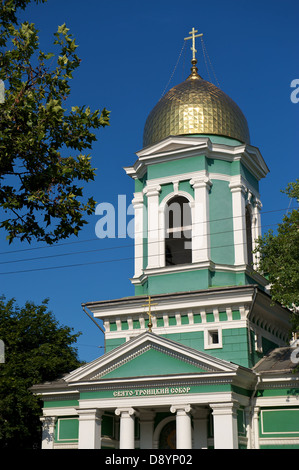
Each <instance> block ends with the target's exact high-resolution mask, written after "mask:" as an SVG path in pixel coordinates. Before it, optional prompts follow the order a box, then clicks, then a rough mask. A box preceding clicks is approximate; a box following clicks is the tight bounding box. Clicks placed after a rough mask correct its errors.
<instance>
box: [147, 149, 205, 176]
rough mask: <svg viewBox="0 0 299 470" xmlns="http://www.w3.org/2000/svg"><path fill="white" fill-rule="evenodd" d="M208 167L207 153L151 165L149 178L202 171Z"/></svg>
mask: <svg viewBox="0 0 299 470" xmlns="http://www.w3.org/2000/svg"><path fill="white" fill-rule="evenodd" d="M205 169H206V158H205V155H198V156H197V157H187V158H182V159H180V160H172V161H169V162H165V163H157V164H153V165H151V166H149V168H148V179H149V180H151V179H154V178H162V177H165V176H172V175H180V174H183V173H190V172H192V171H200V170H205Z"/></svg>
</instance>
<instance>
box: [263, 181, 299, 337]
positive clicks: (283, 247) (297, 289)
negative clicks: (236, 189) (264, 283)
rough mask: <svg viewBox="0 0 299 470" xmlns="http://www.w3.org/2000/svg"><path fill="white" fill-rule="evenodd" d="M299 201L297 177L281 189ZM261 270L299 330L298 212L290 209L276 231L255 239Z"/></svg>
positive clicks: (275, 295) (294, 326)
mask: <svg viewBox="0 0 299 470" xmlns="http://www.w3.org/2000/svg"><path fill="white" fill-rule="evenodd" d="M282 192H284V193H285V194H287V195H288V197H289V198H292V199H293V198H294V199H295V200H296V201H297V203H298V202H299V180H296V181H295V182H293V183H289V184H288V186H287V188H286V189H285V190H284V191H282ZM256 251H258V252H260V255H261V259H260V266H259V270H260V272H261V273H264V274H267V277H268V279H269V283H270V286H271V295H272V298H273V300H275V301H278V302H280V303H281V304H282V305H284V306H286V307H288V308H290V309H291V310H292V311H293V312H294V314H293V318H292V321H293V328H294V330H298V329H299V317H298V312H299V211H298V206H297V208H295V209H293V210H292V211H289V212H288V213H287V214H286V215H285V216H284V218H283V221H282V223H280V224H279V225H278V229H277V233H276V234H274V233H273V231H272V230H270V231H268V232H267V233H266V234H265V235H264V236H263V237H261V238H260V239H259V241H258V247H257V250H256Z"/></svg>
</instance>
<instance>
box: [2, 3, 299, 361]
mask: <svg viewBox="0 0 299 470" xmlns="http://www.w3.org/2000/svg"><path fill="white" fill-rule="evenodd" d="M298 15H299V4H298V1H297V0H284V1H278V0H259V1H257V0H251V1H249V0H248V1H243V0H238V1H235V0H227V1H225V2H224V1H223V0H214V1H213V2H204V1H201V0H196V1H193V0H189V1H188V2H182V1H178V0H163V1H161V0H160V1H157V0H150V1H149V0H144V1H142V2H140V1H134V0H126V1H123V0H109V1H103V0H87V1H86V2H82V1H79V0H63V1H61V0H49V1H48V2H47V3H46V4H41V5H35V4H34V5H33V4H32V6H30V7H29V8H28V9H27V10H26V12H25V13H24V14H23V15H22V18H24V19H27V20H28V21H30V22H33V23H35V24H36V26H37V28H38V29H39V30H40V42H41V48H42V49H44V50H46V52H47V51H49V52H50V51H51V50H52V49H53V47H51V46H50V44H51V41H52V35H53V33H54V32H55V31H56V29H57V26H58V25H60V24H63V23H66V24H67V26H68V27H69V28H70V30H71V32H72V34H73V35H74V37H75V38H76V42H77V44H78V45H79V48H78V49H77V53H78V55H79V57H80V58H81V59H82V62H81V66H80V69H79V70H78V71H77V72H76V74H75V78H74V80H73V85H72V96H71V103H72V104H73V105H84V104H85V105H90V107H91V108H92V109H98V108H100V109H101V108H103V107H106V108H107V109H109V110H110V111H111V127H109V128H106V129H103V130H100V131H99V132H98V142H97V143H96V144H95V145H94V146H93V151H92V155H93V164H94V166H95V167H96V168H98V170H97V177H96V181H95V182H94V183H92V184H90V185H89V186H88V188H87V189H88V194H89V195H92V196H93V197H94V198H95V200H97V201H98V202H110V203H112V204H116V202H117V196H118V195H126V197H127V203H128V204H129V203H130V201H131V199H132V194H133V191H134V186H133V181H132V180H131V179H130V178H129V177H128V176H127V175H126V173H125V171H124V170H123V167H125V166H130V165H132V164H133V163H134V161H135V160H136V155H135V152H137V151H138V150H140V149H141V148H142V134H143V127H144V123H145V120H146V117H147V115H148V113H149V112H150V110H151V109H152V108H153V106H154V105H155V104H156V103H157V101H158V100H159V99H160V97H161V94H162V93H163V91H164V89H165V87H166V85H167V83H168V81H169V79H170V77H171V74H172V72H173V70H174V67H175V65H176V63H177V60H178V57H179V54H180V51H181V49H182V46H183V42H184V41H183V39H184V37H186V36H187V35H188V33H189V31H190V30H191V29H192V27H193V26H194V27H195V28H196V29H198V30H199V31H200V32H202V33H203V34H204V43H205V46H206V48H207V51H208V54H209V57H210V60H211V63H212V65H213V69H214V72H215V75H216V77H217V80H218V82H219V84H220V87H221V88H222V90H223V91H225V92H226V93H227V94H228V95H229V96H230V97H231V98H232V99H233V100H234V101H236V103H237V104H238V105H239V106H240V108H241V109H242V111H243V112H244V114H245V116H246V118H247V120H248V124H249V129H250V134H251V142H252V145H254V146H256V147H258V148H259V149H260V151H261V153H262V155H263V157H264V159H265V161H266V163H267V165H268V167H269V169H270V173H269V174H268V176H267V178H266V179H264V180H262V181H261V185H260V192H261V199H262V203H263V213H264V215H263V216H262V223H263V231H265V230H267V229H269V228H272V229H274V230H275V227H276V226H277V223H279V222H280V221H281V220H282V217H283V215H284V213H285V211H286V208H287V207H288V205H289V200H288V198H287V197H286V196H285V195H283V194H282V193H281V192H280V190H281V189H283V188H285V186H286V185H287V183H288V182H290V181H294V180H295V179H296V178H297V177H298V176H299V172H298V166H299V165H298V124H299V103H298V104H294V103H292V102H291V100H290V94H291V91H292V89H291V88H290V84H291V81H292V80H293V79H299V62H298V44H299V29H298ZM197 49H198V54H197V56H198V67H199V72H200V74H201V75H202V76H203V78H205V79H209V76H208V74H207V69H206V67H205V63H204V59H203V55H202V49H201V45H200V42H198V47H197ZM190 58H191V52H190V50H189V47H188V48H186V55H185V60H183V56H182V60H181V61H180V63H179V65H178V67H177V69H176V73H175V74H174V76H173V79H172V81H171V82H170V84H169V87H172V86H174V85H176V84H177V83H180V82H182V81H183V80H184V79H185V78H186V77H187V75H188V74H189V69H190ZM210 73H211V70H210ZM212 78H213V76H212ZM212 81H213V80H212ZM215 84H216V83H215ZM98 219H99V218H98V217H97V216H96V215H93V216H91V217H90V218H89V224H88V226H87V227H86V228H85V229H84V230H83V231H82V232H81V233H80V235H79V237H78V238H76V237H74V238H71V239H69V240H66V241H64V242H61V243H60V244H59V246H56V247H50V248H47V247H44V245H41V244H39V245H35V244H32V245H31V246H29V245H27V244H24V243H23V244H20V243H18V242H16V243H13V245H11V246H8V244H7V242H6V240H5V234H4V233H1V234H0V252H1V257H0V282H1V288H0V292H1V293H2V294H4V295H5V296H6V297H7V298H11V297H15V299H16V301H17V303H18V304H19V305H20V306H21V305H23V304H24V302H25V301H26V300H32V301H34V302H36V303H37V304H38V303H40V302H41V301H42V300H43V299H44V298H46V297H48V298H50V302H49V308H50V309H51V310H52V311H53V313H54V314H55V316H56V318H57V319H58V321H59V322H60V323H61V324H65V325H69V326H71V327H73V328H74V331H75V332H77V331H82V333H83V334H82V336H81V337H80V338H79V340H78V350H79V357H80V359H82V360H85V361H90V360H93V359H95V358H96V357H98V356H99V355H101V354H102V352H103V349H99V348H98V347H99V346H102V345H103V335H102V333H101V332H100V331H99V330H98V329H97V328H96V326H95V325H94V324H93V323H92V322H91V320H90V319H89V318H88V317H87V316H86V315H85V314H84V313H83V311H82V308H81V303H84V302H88V301H96V300H107V299H113V298H120V297H124V296H129V295H133V294H134V292H133V287H132V285H131V283H130V280H129V279H130V277H131V276H132V275H133V256H134V250H133V240H132V239H130V238H127V239H117V238H116V239H112V240H109V239H106V240H99V239H97V238H96V237H95V224H96V222H97V220H98ZM128 220H130V217H129V218H128ZM90 240H92V241H90ZM70 242H76V243H73V244H70ZM62 243H64V244H62ZM28 249H30V250H29V251H25V250H28ZM17 250H22V251H19V252H17ZM92 250H98V251H92ZM82 251H85V253H81V252H82ZM54 255H55V257H53V256H54ZM56 255H59V256H56ZM50 256H51V257H50ZM36 257H41V259H39V260H32V258H36ZM47 257H48V258H47ZM18 260H19V261H18ZM16 261H18V262H16ZM66 265H78V266H72V267H62V266H66ZM49 268H51V269H49ZM4 340H5V339H4Z"/></svg>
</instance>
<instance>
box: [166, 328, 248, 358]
mask: <svg viewBox="0 0 299 470" xmlns="http://www.w3.org/2000/svg"><path fill="white" fill-rule="evenodd" d="M161 336H163V337H165V338H169V339H171V340H173V341H177V342H178V343H181V344H184V345H185V346H188V347H190V348H194V349H196V350H197V351H202V352H205V353H206V354H209V355H210V356H214V357H217V358H218V359H224V360H226V361H230V362H233V363H235V364H238V365H241V366H244V367H251V360H250V356H249V348H248V336H247V329H246V328H228V329H222V346H223V347H222V348H220V347H219V348H215V349H214V348H213V349H204V333H203V331H192V332H189V333H168V334H163V335H161Z"/></svg>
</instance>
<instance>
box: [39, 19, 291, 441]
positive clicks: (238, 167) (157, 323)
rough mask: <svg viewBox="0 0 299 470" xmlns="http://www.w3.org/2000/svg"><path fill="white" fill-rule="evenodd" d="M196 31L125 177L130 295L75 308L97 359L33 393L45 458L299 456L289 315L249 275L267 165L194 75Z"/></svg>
mask: <svg viewBox="0 0 299 470" xmlns="http://www.w3.org/2000/svg"><path fill="white" fill-rule="evenodd" d="M196 33H197V31H196V30H194V28H193V29H192V31H191V33H190V34H191V36H190V37H189V38H186V40H187V39H192V44H193V46H192V48H191V50H192V51H193V58H192V61H191V64H192V67H191V73H190V75H189V76H188V77H187V78H186V80H185V81H184V82H183V83H180V84H179V85H176V86H174V87H173V88H172V89H171V90H170V91H168V92H167V93H166V94H165V95H164V96H163V97H162V98H161V99H160V101H159V102H158V103H157V104H156V106H155V107H154V108H153V110H152V111H151V112H150V114H149V116H148V118H147V120H146V122H145V126H144V136H143V148H142V150H140V151H139V152H137V160H136V162H135V163H134V164H133V165H132V166H130V167H126V168H125V170H126V173H127V175H128V176H130V177H131V178H132V179H133V180H134V184H135V192H134V197H133V206H134V210H135V218H134V223H135V266H134V275H133V277H132V279H131V281H132V284H133V285H134V289H135V295H134V296H132V297H126V298H120V299H115V300H107V301H103V300H100V301H91V302H89V303H86V304H84V305H83V307H84V308H85V309H88V310H89V311H90V312H91V313H92V315H93V318H94V319H99V320H102V321H103V325H104V328H105V353H104V355H102V356H101V357H99V358H98V359H96V360H94V361H93V362H91V363H88V364H85V365H83V366H82V367H80V368H78V369H76V370H74V371H72V372H71V373H69V374H66V375H65V376H63V377H62V378H60V379H58V380H56V381H54V382H51V383H43V384H39V385H36V386H34V387H33V392H34V393H36V394H38V395H39V396H40V397H41V399H42V400H43V416H42V417H41V421H42V423H43V437H42V448H43V449H61V448H62V449H70V448H71V449H101V448H102V449H242V448H243V449H266V448H267V449H268V448H284V449H286V448H299V400H298V393H299V374H294V373H293V371H292V369H294V367H295V365H296V361H295V360H294V358H295V357H296V352H297V350H296V348H295V346H290V337H289V332H290V322H289V317H290V312H289V310H287V309H286V308H284V307H283V306H281V305H279V304H278V303H273V302H272V300H271V297H270V295H269V290H268V287H267V284H268V283H267V279H265V278H264V277H262V276H261V275H260V274H259V273H258V272H257V269H256V268H257V266H258V262H259V259H258V254H257V253H255V241H256V239H257V238H258V236H259V235H261V220H260V211H261V198H260V192H259V182H260V180H261V179H262V178H264V177H266V175H267V173H268V167H267V165H266V163H265V161H264V159H263V157H262V155H261V153H260V151H259V149H258V148H257V147H255V146H254V145H253V144H252V143H251V142H250V134H249V129H248V124H247V121H246V118H245V117H244V115H243V113H242V111H241V110H240V108H239V107H238V106H237V104H236V103H235V102H234V101H233V100H232V99H231V98H230V97H229V96H227V95H226V94H225V93H224V92H223V91H222V90H220V89H219V88H218V87H216V86H215V85H213V84H212V83H210V82H208V81H205V80H204V79H203V78H202V77H201V76H200V75H199V73H198V68H197V60H196V57H195V52H196V49H195V38H196V37H198V36H200V35H196ZM297 362H298V361H297Z"/></svg>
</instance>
